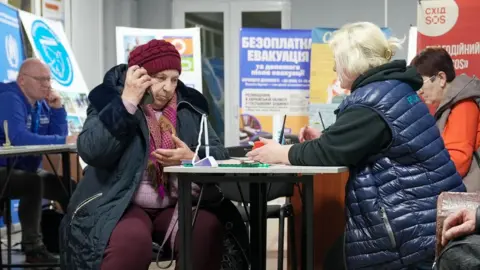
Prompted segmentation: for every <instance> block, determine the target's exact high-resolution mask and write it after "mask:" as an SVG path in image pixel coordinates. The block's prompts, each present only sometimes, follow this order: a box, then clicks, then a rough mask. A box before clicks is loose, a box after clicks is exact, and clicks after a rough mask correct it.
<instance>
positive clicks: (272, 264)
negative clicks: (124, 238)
mask: <svg viewBox="0 0 480 270" xmlns="http://www.w3.org/2000/svg"><path fill="white" fill-rule="evenodd" d="M286 231H287V229H286V228H285V232H286ZM267 232H268V235H267V249H268V250H267V256H268V260H267V269H268V270H276V269H277V247H278V220H269V221H268V228H267ZM20 238H21V234H20V233H16V234H14V235H13V237H12V244H13V245H15V244H16V243H18V242H19V241H20ZM2 243H3V246H2V250H5V247H6V243H7V240H6V238H5V237H2ZM284 246H285V247H286V246H287V243H285V244H284ZM14 249H17V247H14ZM2 255H3V258H4V261H6V252H3V254H2ZM12 255H13V256H12V262H13V263H23V262H24V261H25V258H24V256H23V255H22V254H21V252H19V251H13V252H12ZM284 258H286V254H285V256H284ZM14 269H15V270H22V269H24V270H26V269H31V268H14ZM149 269H150V270H158V269H162V268H158V267H157V266H156V265H155V263H152V265H151V266H150V268H149ZM168 269H170V270H173V269H174V267H173V266H172V267H171V268H168ZM284 269H286V260H285V262H284ZM119 270H120V269H119ZM139 270H141V269H139Z"/></svg>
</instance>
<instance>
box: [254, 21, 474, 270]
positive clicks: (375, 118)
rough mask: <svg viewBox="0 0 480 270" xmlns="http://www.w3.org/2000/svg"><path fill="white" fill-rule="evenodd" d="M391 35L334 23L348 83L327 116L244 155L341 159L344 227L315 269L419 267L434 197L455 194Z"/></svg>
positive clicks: (451, 172) (451, 168)
mask: <svg viewBox="0 0 480 270" xmlns="http://www.w3.org/2000/svg"><path fill="white" fill-rule="evenodd" d="M400 44H401V41H400V40H398V39H396V38H390V39H387V38H386V37H385V35H384V34H383V33H382V31H381V30H380V28H378V27H377V26H375V25H374V24H372V23H368V22H359V23H353V24H348V25H345V26H343V27H342V28H340V29H339V30H338V31H336V33H335V34H334V35H333V37H332V39H331V41H330V46H331V48H332V50H333V54H334V57H335V65H336V72H337V74H338V77H339V80H340V83H341V87H342V88H345V89H351V94H350V95H349V96H347V97H346V98H345V100H343V102H342V103H341V104H340V106H339V107H338V110H337V121H336V122H335V123H334V124H333V125H332V126H330V128H328V129H327V130H325V131H324V132H323V134H322V135H321V136H319V134H318V133H316V132H315V131H313V130H312V129H311V128H306V129H304V130H302V132H301V133H302V134H300V135H301V136H300V137H302V138H307V139H310V140H307V141H305V142H303V143H299V144H295V145H289V146H282V145H279V144H278V143H276V142H274V141H271V140H264V142H265V146H264V147H261V148H259V149H256V150H253V151H252V152H250V153H249V154H248V156H249V157H250V158H251V159H253V160H257V161H261V162H265V163H284V164H292V165H310V166H338V165H343V166H348V167H349V168H350V176H349V180H348V183H347V186H346V198H345V207H346V211H345V213H346V221H347V222H346V227H345V233H344V236H342V237H341V239H340V240H339V241H338V242H337V243H336V244H335V245H334V246H333V247H332V249H331V251H330V253H329V256H328V257H327V260H326V262H325V267H324V269H336V270H338V269H391V270H395V269H426V268H430V269H431V267H432V264H433V259H434V247H435V219H436V214H435V213H436V198H437V196H438V195H439V194H440V193H441V192H443V191H460V192H463V191H465V186H464V185H463V183H462V179H461V177H460V176H459V175H458V174H457V172H456V169H455V165H454V164H453V163H452V161H451V160H450V156H449V155H448V152H447V150H446V149H445V146H444V144H443V141H442V139H441V137H440V133H439V131H438V129H437V128H436V126H435V119H434V118H433V117H432V116H431V115H430V114H429V113H428V108H427V106H426V105H425V104H424V103H423V102H422V101H421V100H420V98H419V97H418V95H417V94H416V91H417V90H418V89H420V88H421V87H422V83H423V80H422V77H421V76H420V75H419V74H418V73H417V72H416V70H415V68H410V67H407V66H406V63H405V61H403V60H397V61H391V58H392V56H393V55H394V53H395V51H396V50H397V49H398V48H399V47H400Z"/></svg>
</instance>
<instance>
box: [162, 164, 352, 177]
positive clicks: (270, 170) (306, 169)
mask: <svg viewBox="0 0 480 270" xmlns="http://www.w3.org/2000/svg"><path fill="white" fill-rule="evenodd" d="M164 170H165V172H167V173H198V174H299V173H301V174H304V175H315V174H326V173H329V174H330V173H342V172H346V171H348V168H347V167H313V166H287V165H271V166H270V167H266V168H248V167H246V168H239V167H217V168H212V167H183V166H172V167H166V168H165V169H164Z"/></svg>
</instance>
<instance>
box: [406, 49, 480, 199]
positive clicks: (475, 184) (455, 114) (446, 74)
mask: <svg viewBox="0 0 480 270" xmlns="http://www.w3.org/2000/svg"><path fill="white" fill-rule="evenodd" d="M411 64H412V66H415V67H416V68H417V70H418V72H419V73H420V74H421V75H422V77H423V79H424V80H423V87H422V88H421V89H420V90H419V91H418V94H419V95H420V96H421V97H422V99H423V100H424V101H425V103H427V104H428V105H429V106H432V107H433V108H434V110H433V112H434V116H435V118H436V119H437V126H438V128H439V129H440V132H441V133H442V137H443V140H444V142H445V147H446V148H447V150H448V152H449V153H450V157H451V159H452V161H453V162H454V163H455V166H456V168H457V171H458V173H459V174H460V175H461V176H462V177H463V180H464V183H465V185H466V186H467V190H468V191H469V192H470V191H471V192H473V191H479V190H480V167H479V164H480V160H479V156H478V154H477V150H478V149H479V147H480V110H479V106H478V104H477V101H476V99H478V98H480V80H478V79H477V78H475V77H473V78H471V77H468V76H467V75H465V74H462V75H460V76H455V68H454V65H453V61H452V58H451V57H450V55H449V54H448V52H447V51H446V50H445V49H442V48H427V49H425V50H424V51H422V52H421V53H420V54H418V55H417V56H416V57H415V58H414V59H413V60H412V63H411ZM431 111H432V110H431Z"/></svg>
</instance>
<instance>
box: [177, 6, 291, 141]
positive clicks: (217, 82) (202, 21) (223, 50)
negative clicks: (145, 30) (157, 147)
mask: <svg viewBox="0 0 480 270" xmlns="http://www.w3.org/2000/svg"><path fill="white" fill-rule="evenodd" d="M172 15H173V19H172V20H173V23H172V25H173V28H185V27H200V28H201V43H202V44H201V47H202V73H203V74H202V77H203V94H204V95H205V97H206V98H207V100H208V102H209V104H210V118H209V121H210V123H211V124H212V126H213V128H214V130H215V132H216V133H217V135H218V136H219V137H220V139H221V140H222V142H223V143H224V145H225V146H227V147H228V146H236V145H238V144H239V136H238V135H239V102H240V100H239V99H240V94H239V85H240V83H239V72H240V71H239V53H240V49H239V43H240V39H239V36H240V29H241V28H242V27H243V28H247V27H248V28H284V29H288V28H290V3H289V2H285V1H253V0H245V1H214V0H206V1H201V0H195V1H184V0H174V2H173V14H172Z"/></svg>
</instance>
